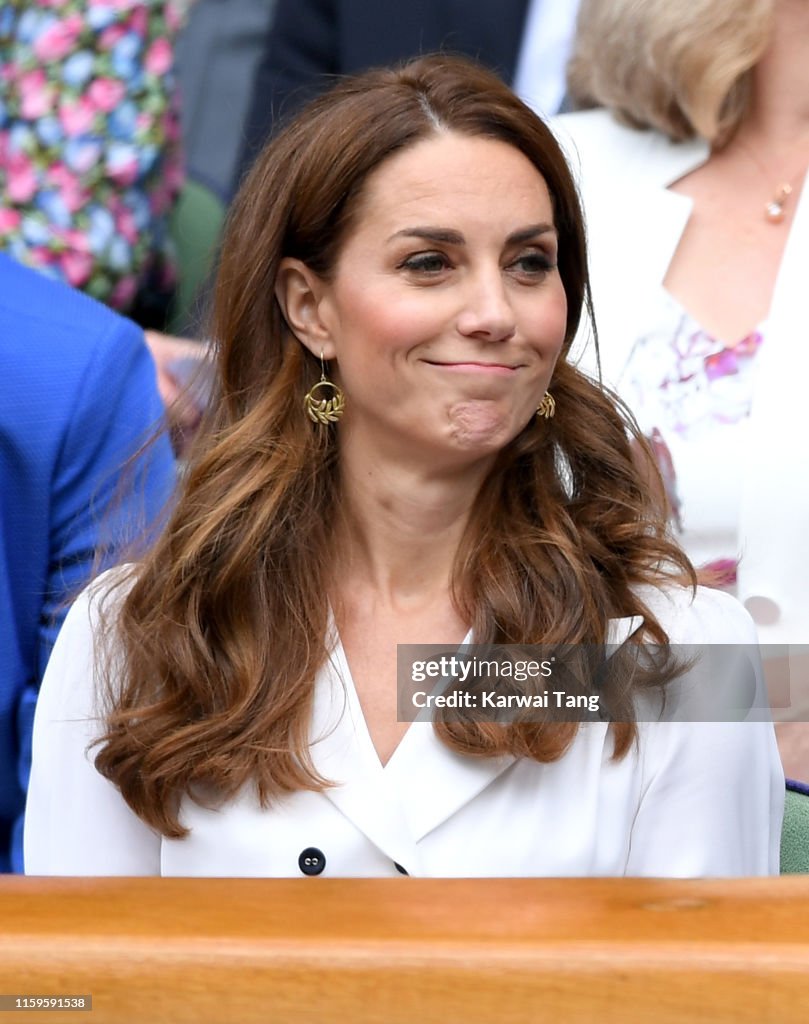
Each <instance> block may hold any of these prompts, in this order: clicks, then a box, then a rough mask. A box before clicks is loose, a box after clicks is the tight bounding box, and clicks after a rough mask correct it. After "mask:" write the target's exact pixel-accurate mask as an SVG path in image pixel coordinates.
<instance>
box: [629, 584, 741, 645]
mask: <svg viewBox="0 0 809 1024" xmlns="http://www.w3.org/2000/svg"><path fill="white" fill-rule="evenodd" d="M635 593H636V595H637V597H639V598H640V600H641V601H642V602H643V604H644V605H645V606H646V608H647V609H648V610H649V612H650V613H651V614H652V615H654V617H655V618H656V619H657V621H658V622H659V623H660V625H661V627H662V628H663V630H664V631H665V632H666V635H667V636H668V638H669V643H672V644H755V643H756V642H757V638H756V629H755V625H754V623H753V620H752V618H751V617H750V614H749V612H748V611H747V610H746V609H745V608H744V606H743V605H742V604H741V603H740V602H739V601H737V600H736V598H735V597H733V596H732V595H731V594H728V593H726V592H725V591H722V590H715V589H713V588H710V587H702V586H698V587H696V588H692V587H688V586H682V585H680V584H678V583H675V582H673V581H672V582H668V581H666V582H663V583H661V584H660V585H659V586H652V585H644V586H642V587H637V588H636V590H635Z"/></svg>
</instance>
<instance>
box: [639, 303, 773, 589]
mask: <svg viewBox="0 0 809 1024" xmlns="http://www.w3.org/2000/svg"><path fill="white" fill-rule="evenodd" d="M661 291H662V294H661V297H660V303H659V305H658V316H659V319H658V322H657V324H656V325H655V326H654V327H653V328H652V329H651V330H650V331H649V332H648V333H647V334H645V335H643V337H640V338H638V340H637V341H636V343H635V345H634V346H633V348H632V351H631V354H630V357H629V359H628V361H627V364H626V366H625V369H624V372H623V374H622V377H621V381H620V383H619V389H620V391H621V394H622V395H623V397H624V398H625V399H626V401H627V403H628V404H629V406H630V408H631V409H632V410H633V412H634V413H635V415H636V417H637V420H638V424H639V426H640V427H641V430H642V431H643V432H644V434H645V435H646V437H647V439H648V440H649V442H650V444H651V446H652V450H653V451H654V453H655V455H656V457H657V462H658V466H659V468H660V470H661V473H662V475H663V481H664V483H665V485H666V491H667V494H668V499H669V505H670V508H671V512H672V519H673V523H674V526H675V528H676V530H677V532H678V534H679V537H678V539H679V541H680V543H681V544H682V546H683V547H684V549H685V551H686V553H687V554H688V556H689V557H690V558H691V560H692V562H693V563H694V564H695V565H696V566H698V567H700V566H701V567H706V568H708V569H709V570H710V571H711V573H712V576H713V578H714V579H715V581H716V582H717V583H718V584H719V585H723V586H725V587H726V588H727V589H729V590H733V588H734V585H735V582H736V569H737V565H738V560H739V557H740V556H741V555H742V551H741V546H740V542H739V510H740V508H741V502H742V481H743V478H744V469H745V458H746V452H747V450H748V436H749V428H750V408H751V405H752V400H753V386H754V381H755V370H756V354H757V353H758V351H759V349H760V347H761V344H762V342H763V339H764V334H765V331H766V325H762V326H761V327H759V328H758V329H757V330H755V331H753V332H751V333H750V334H749V335H747V336H746V337H744V338H741V339H739V340H737V341H735V342H725V341H722V340H720V339H718V338H715V337H713V336H712V335H711V334H709V333H708V332H707V331H705V330H703V328H702V327H701V326H700V324H699V323H697V322H696V321H695V320H694V318H693V317H692V316H691V315H690V314H689V313H687V312H686V311H685V310H683V309H682V307H681V306H680V305H679V304H678V303H677V302H676V301H675V299H674V298H673V297H672V296H671V295H669V293H668V292H666V291H664V290H661Z"/></svg>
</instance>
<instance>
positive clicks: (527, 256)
mask: <svg viewBox="0 0 809 1024" xmlns="http://www.w3.org/2000/svg"><path fill="white" fill-rule="evenodd" d="M512 267H513V268H514V269H515V270H516V271H517V272H518V273H520V274H526V275H528V276H531V277H541V276H542V275H544V274H547V273H548V271H550V270H553V269H554V268H555V267H556V264H555V263H554V262H553V260H552V259H551V258H550V257H549V256H548V254H547V253H546V252H539V251H537V252H526V253H523V254H522V256H518V257H517V259H516V260H514V262H513V263H512Z"/></svg>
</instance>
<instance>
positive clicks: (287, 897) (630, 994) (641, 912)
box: [0, 877, 809, 1024]
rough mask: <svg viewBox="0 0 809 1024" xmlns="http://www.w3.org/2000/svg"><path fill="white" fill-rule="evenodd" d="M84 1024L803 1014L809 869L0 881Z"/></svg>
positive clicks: (3, 978)
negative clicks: (690, 874)
mask: <svg viewBox="0 0 809 1024" xmlns="http://www.w3.org/2000/svg"><path fill="white" fill-rule="evenodd" d="M0 994H2V995H3V996H4V997H5V999H6V1003H4V1005H7V1000H8V996H14V997H15V998H21V999H25V998H30V997H43V996H49V997H52V998H60V997H61V998H64V997H78V996H82V995H84V996H92V1011H90V1012H85V1013H82V1012H81V1011H73V1010H70V1011H66V1010H51V1011H47V1012H41V1011H38V1010H30V1009H29V1010H25V1011H24V1012H21V1014H18V1015H17V1016H13V1015H9V1017H6V1016H5V1014H4V1013H0V1021H4V1020H6V1019H8V1020H9V1021H11V1020H19V1021H36V1020H41V1021H47V1022H49V1024H57V1022H59V1021H72V1022H73V1024H81V1022H82V1021H86V1022H88V1024H118V1022H127V1024H130V1022H133V1024H140V1022H143V1024H162V1022H167V1024H168V1022H171V1024H185V1022H189V1024H190V1022H194V1024H200V1022H209V1021H210V1022H212V1024H252V1022H254V1021H255V1022H259V1021H260V1022H262V1024H287V1022H289V1024H292V1022H294V1024H366V1022H368V1024H370V1022H374V1024H439V1022H440V1024H453V1022H459V1024H461V1022H462V1024H518V1022H519V1024H522V1022H526V1024H528V1022H535V1021H538V1022H546V1021H547V1022H552V1024H568V1022H570V1024H573V1022H575V1024H613V1022H615V1024H619V1022H620V1024H635V1022H638V1024H640V1022H643V1024H649V1022H651V1024H700V1022H707V1021H710V1022H722V1024H725V1022H726V1024H748V1022H749V1024H792V1022H795V1024H806V1022H807V1021H809V880H807V879H804V878H798V877H792V878H786V877H785V878H776V879H762V880H756V879H750V880H734V881H684V882H678V881H654V880H623V879H616V880H612V879H583V880H574V879H559V880H541V879H538V880H534V879H503V880H499V879H498V880H485V881H479V880H466V879H455V880H439V879H430V880H423V879H422V880H418V879H411V878H402V879H391V880H353V879H352V880H334V879H316V878H315V879H300V880H298V879H296V880H289V881H287V880H281V881H276V880H252V879H237V880H222V879H44V878H11V877H4V878H0Z"/></svg>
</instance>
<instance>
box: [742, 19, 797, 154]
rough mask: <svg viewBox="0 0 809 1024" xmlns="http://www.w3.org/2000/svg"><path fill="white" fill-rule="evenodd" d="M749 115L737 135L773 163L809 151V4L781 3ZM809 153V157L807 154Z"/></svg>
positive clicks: (758, 71) (757, 75)
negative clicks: (762, 151)
mask: <svg viewBox="0 0 809 1024" xmlns="http://www.w3.org/2000/svg"><path fill="white" fill-rule="evenodd" d="M752 90H753V92H752V96H751V103H750V108H749V113H748V115H747V116H746V118H745V120H744V122H743V123H742V125H740V127H739V130H738V132H737V138H738V139H741V141H742V142H743V143H745V144H747V145H756V146H759V147H766V148H767V151H768V152H767V156H768V158H769V160H771V161H772V162H777V161H778V160H779V159H789V158H790V157H791V155H792V154H793V153H795V152H796V150H797V149H800V147H801V145H802V144H803V146H804V149H806V150H809V3H808V2H807V0H777V2H776V11H775V25H774V29H773V37H772V40H771V43H770V45H769V47H768V49H767V51H766V53H765V54H764V55H763V57H762V58H761V60H760V61H759V63H758V64H757V65H756V67H755V69H754V71H753V79H752ZM807 155H809V153H807Z"/></svg>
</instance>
